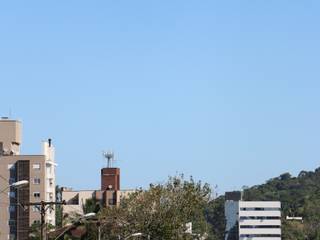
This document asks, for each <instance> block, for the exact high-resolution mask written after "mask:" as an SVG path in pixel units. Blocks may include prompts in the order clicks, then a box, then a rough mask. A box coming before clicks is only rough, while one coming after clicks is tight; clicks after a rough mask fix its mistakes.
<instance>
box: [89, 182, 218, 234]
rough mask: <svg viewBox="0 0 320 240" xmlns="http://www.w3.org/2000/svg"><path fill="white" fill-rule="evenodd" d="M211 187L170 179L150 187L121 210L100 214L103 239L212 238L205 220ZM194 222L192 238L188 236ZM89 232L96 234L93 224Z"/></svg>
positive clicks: (126, 200) (106, 209) (121, 206)
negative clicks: (141, 236) (134, 236)
mask: <svg viewBox="0 0 320 240" xmlns="http://www.w3.org/2000/svg"><path fill="white" fill-rule="evenodd" d="M210 193H211V190H210V187H209V185H207V184H201V182H195V181H194V180H193V179H192V178H190V179H188V180H185V179H184V177H183V176H178V177H171V178H169V180H168V181H167V182H166V183H165V184H155V185H150V188H149V189H148V190H146V191H144V190H138V191H136V192H135V193H133V194H131V195H130V196H129V198H128V199H124V200H123V201H122V202H121V205H120V206H119V207H118V208H114V207H113V208H105V209H102V211H101V213H100V214H99V219H100V221H101V232H102V236H103V238H102V239H119V236H120V237H121V239H124V238H125V237H127V236H130V235H131V234H133V233H143V234H144V236H149V237H150V239H154V240H157V239H159V240H160V239H161V240H166V239H168V240H169V239H170V240H171V239H175V240H179V239H181V240H187V239H195V238H196V237H199V236H204V235H206V236H208V238H211V239H213V238H212V236H210V233H209V231H210V229H209V228H208V224H207V222H206V218H205V210H206V206H207V205H208V203H209V201H210ZM188 222H192V225H193V235H191V234H189V233H187V232H186V230H187V228H186V223H188ZM88 232H92V233H96V232H97V229H96V226H95V225H94V224H92V225H91V230H90V231H88Z"/></svg>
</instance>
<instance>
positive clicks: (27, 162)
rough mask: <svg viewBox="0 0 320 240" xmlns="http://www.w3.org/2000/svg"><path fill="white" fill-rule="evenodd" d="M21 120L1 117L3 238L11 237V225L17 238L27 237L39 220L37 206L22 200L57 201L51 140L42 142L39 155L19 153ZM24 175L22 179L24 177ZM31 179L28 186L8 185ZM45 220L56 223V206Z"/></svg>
mask: <svg viewBox="0 0 320 240" xmlns="http://www.w3.org/2000/svg"><path fill="white" fill-rule="evenodd" d="M20 144H21V122H20V121H16V120H9V119H3V118H1V119H0V191H2V193H1V194H0V240H8V239H12V238H11V237H12V236H10V228H11V229H13V230H14V229H16V230H17V232H18V236H17V237H18V239H19V240H22V239H28V238H29V237H28V232H29V230H30V226H31V225H32V224H33V223H34V222H35V221H37V222H39V221H40V212H39V209H38V208H37V207H32V206H31V207H25V209H22V206H21V204H23V203H35V202H41V201H46V202H50V201H55V167H56V164H55V159H54V147H53V146H52V144H51V140H48V142H44V143H43V151H42V152H43V153H42V154H40V155H19V154H20ZM22 178H23V179H22ZM20 180H28V181H29V184H28V186H25V187H24V188H22V189H20V190H17V191H15V189H12V188H11V189H10V188H9V185H10V184H12V183H14V182H16V181H20ZM46 223H49V224H52V225H55V211H54V209H52V210H48V211H47V216H46ZM12 232H13V231H12Z"/></svg>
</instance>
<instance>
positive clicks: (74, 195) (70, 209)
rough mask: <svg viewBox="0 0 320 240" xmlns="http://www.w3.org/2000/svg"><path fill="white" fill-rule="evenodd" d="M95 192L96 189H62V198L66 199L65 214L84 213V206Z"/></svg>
mask: <svg viewBox="0 0 320 240" xmlns="http://www.w3.org/2000/svg"><path fill="white" fill-rule="evenodd" d="M94 194H95V190H82V191H72V190H64V191H62V200H64V201H66V205H63V215H68V216H75V215H83V214H84V213H83V206H84V204H85V203H86V201H87V199H91V198H92V197H93V196H94Z"/></svg>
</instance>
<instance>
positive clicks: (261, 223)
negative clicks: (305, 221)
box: [225, 192, 281, 240]
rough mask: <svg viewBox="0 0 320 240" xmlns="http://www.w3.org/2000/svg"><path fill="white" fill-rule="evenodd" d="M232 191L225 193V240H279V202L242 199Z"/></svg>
mask: <svg viewBox="0 0 320 240" xmlns="http://www.w3.org/2000/svg"><path fill="white" fill-rule="evenodd" d="M234 193H235V192H233V193H226V202H225V216H226V221H227V222H226V237H225V240H280V239H281V203H280V202H278V201H242V200H241V197H240V198H239V199H237V198H238V196H241V194H240V195H237V194H236V195H235V194H234Z"/></svg>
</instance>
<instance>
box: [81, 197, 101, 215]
mask: <svg viewBox="0 0 320 240" xmlns="http://www.w3.org/2000/svg"><path fill="white" fill-rule="evenodd" d="M100 208H101V207H100V203H99V201H97V199H95V198H89V199H87V200H86V202H85V204H84V205H83V212H84V213H85V214H86V213H92V212H94V213H97V212H99V211H100Z"/></svg>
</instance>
